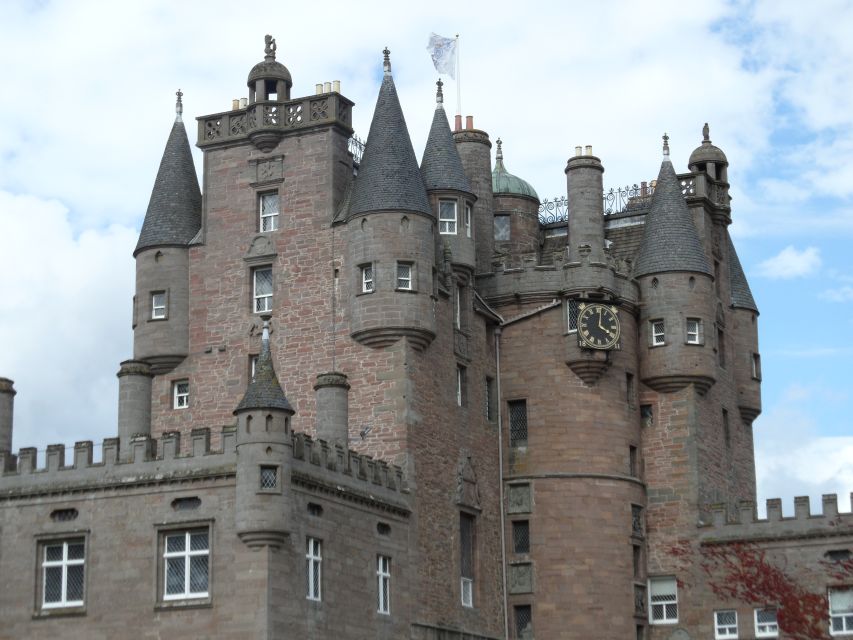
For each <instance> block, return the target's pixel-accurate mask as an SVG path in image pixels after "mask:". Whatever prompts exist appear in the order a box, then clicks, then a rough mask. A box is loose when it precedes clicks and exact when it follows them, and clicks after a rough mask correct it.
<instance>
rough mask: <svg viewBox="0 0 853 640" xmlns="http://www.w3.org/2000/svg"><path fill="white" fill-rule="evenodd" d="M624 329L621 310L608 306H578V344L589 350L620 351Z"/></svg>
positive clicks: (597, 304)
mask: <svg viewBox="0 0 853 640" xmlns="http://www.w3.org/2000/svg"><path fill="white" fill-rule="evenodd" d="M621 332H622V327H621V325H620V324H619V310H618V309H617V308H616V307H614V306H609V305H606V304H600V303H597V302H593V303H583V302H582V303H581V304H580V305H579V306H578V344H579V345H580V346H581V347H587V348H589V349H618V348H619V337H620V335H621Z"/></svg>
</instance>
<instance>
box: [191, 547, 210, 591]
mask: <svg viewBox="0 0 853 640" xmlns="http://www.w3.org/2000/svg"><path fill="white" fill-rule="evenodd" d="M207 561H208V557H207V556H193V557H191V558H190V592H191V593H205V592H206V591H207V577H208V572H207Z"/></svg>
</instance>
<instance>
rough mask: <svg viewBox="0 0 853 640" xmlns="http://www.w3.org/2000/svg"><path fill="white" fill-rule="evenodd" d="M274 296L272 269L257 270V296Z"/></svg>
mask: <svg viewBox="0 0 853 640" xmlns="http://www.w3.org/2000/svg"><path fill="white" fill-rule="evenodd" d="M271 294H272V269H257V270H255V295H258V296H265V295H271Z"/></svg>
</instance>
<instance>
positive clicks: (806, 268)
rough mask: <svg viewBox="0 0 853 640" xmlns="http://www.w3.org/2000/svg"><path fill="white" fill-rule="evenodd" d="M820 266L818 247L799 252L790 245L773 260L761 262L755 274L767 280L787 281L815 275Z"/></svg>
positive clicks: (768, 259)
mask: <svg viewBox="0 0 853 640" xmlns="http://www.w3.org/2000/svg"><path fill="white" fill-rule="evenodd" d="M820 265H821V259H820V249H818V248H817V247H806V248H805V249H803V250H802V251H799V250H797V249H796V248H794V246H793V245H789V246H787V247H785V248H784V249H782V251H780V252H779V253H778V254H776V255H775V256H773V257H772V258H767V260H764V261H763V262H761V263H760V264H759V265H758V266H757V267H756V269H755V272H756V273H757V274H758V275H760V276H762V277H765V278H773V279H775V280H787V279H790V278H802V277H804V276H810V275H813V274H814V273H816V272H817V270H818V269H819V268H820Z"/></svg>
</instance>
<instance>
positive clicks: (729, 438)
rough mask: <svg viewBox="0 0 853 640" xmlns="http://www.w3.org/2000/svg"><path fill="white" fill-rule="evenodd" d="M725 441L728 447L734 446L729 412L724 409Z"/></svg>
mask: <svg viewBox="0 0 853 640" xmlns="http://www.w3.org/2000/svg"><path fill="white" fill-rule="evenodd" d="M723 441H724V442H725V443H726V447H730V446H731V445H732V431H731V428H730V427H729V412H728V411H727V410H726V409H723Z"/></svg>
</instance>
